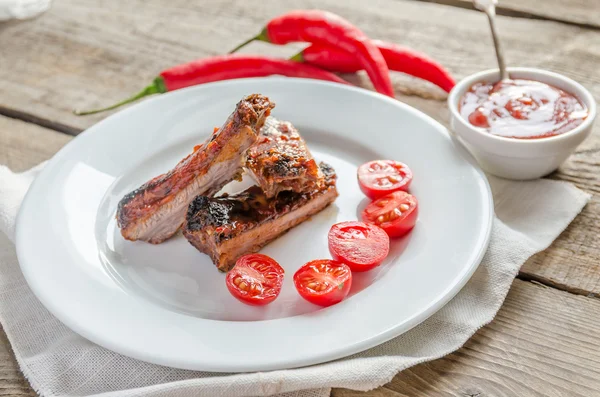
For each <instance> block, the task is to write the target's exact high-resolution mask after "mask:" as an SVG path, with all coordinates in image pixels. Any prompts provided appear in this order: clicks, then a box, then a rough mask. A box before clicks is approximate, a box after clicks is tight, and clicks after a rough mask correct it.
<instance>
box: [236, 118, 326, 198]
mask: <svg viewBox="0 0 600 397" xmlns="http://www.w3.org/2000/svg"><path fill="white" fill-rule="evenodd" d="M260 134H261V135H260V136H259V137H258V140H257V142H256V144H254V145H253V146H252V147H251V148H250V149H249V150H248V159H247V161H246V169H247V170H248V171H249V173H250V175H251V176H252V177H253V178H254V180H255V181H256V183H257V184H258V185H259V186H260V187H261V188H262V189H263V191H264V192H265V194H266V195H267V197H275V196H276V195H277V193H279V192H280V191H284V190H291V191H294V192H298V193H301V192H308V191H312V190H315V189H317V188H319V185H320V184H321V183H322V181H323V175H322V174H321V171H320V170H319V166H318V165H317V163H316V161H315V159H314V158H313V156H312V154H311V153H310V151H309V150H308V147H307V146H306V143H305V142H304V139H302V137H301V136H300V134H299V133H298V130H296V128H294V126H293V125H292V124H291V123H290V122H288V121H280V120H277V119H275V118H273V117H269V118H268V119H267V121H266V122H265V125H264V127H263V128H262V130H261V131H260Z"/></svg>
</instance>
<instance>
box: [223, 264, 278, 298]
mask: <svg viewBox="0 0 600 397" xmlns="http://www.w3.org/2000/svg"><path fill="white" fill-rule="evenodd" d="M283 275H284V271H283V268H282V267H281V266H280V265H279V263H277V261H275V259H273V258H271V257H268V256H266V255H263V254H249V255H244V256H242V257H240V258H239V259H238V260H237V262H236V263H235V267H234V268H233V269H231V270H230V271H229V272H228V273H227V276H226V277H225V282H226V284H227V289H228V290H229V292H230V293H231V295H233V296H234V297H235V298H237V299H238V300H239V301H240V302H243V303H246V304H248V305H254V306H261V305H266V304H268V303H271V302H273V301H274V300H275V298H277V296H279V293H280V292H281V285H282V284H283Z"/></svg>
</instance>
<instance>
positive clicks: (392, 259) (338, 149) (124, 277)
mask: <svg viewBox="0 0 600 397" xmlns="http://www.w3.org/2000/svg"><path fill="white" fill-rule="evenodd" d="M256 92H258V93H262V94H265V95H268V96H269V97H270V98H271V99H272V100H273V101H275V102H276V103H277V107H276V108H275V110H274V111H273V115H274V116H275V117H278V118H280V119H283V120H289V121H291V122H292V123H293V124H294V125H296V127H297V128H298V129H299V130H300V131H301V133H302V134H303V136H304V137H305V139H306V141H307V143H308V145H309V147H310V149H311V150H312V152H313V154H314V156H315V157H316V158H317V160H323V161H327V162H329V163H330V164H332V165H333V166H334V168H335V169H336V171H337V173H338V176H339V179H338V189H339V193H340V197H339V198H338V199H337V201H336V202H335V204H334V205H332V206H330V207H329V208H327V209H326V210H324V211H323V212H321V213H320V214H318V215H316V216H314V217H313V218H312V219H311V220H310V221H307V222H305V223H303V224H302V225H300V226H299V227H297V228H295V229H293V230H292V231H291V232H289V233H287V234H286V235H284V236H282V237H280V238H279V239H277V240H276V241H275V242H273V243H271V244H269V245H268V246H267V247H265V248H264V249H263V250H262V252H264V253H265V254H267V255H270V256H272V257H273V258H275V259H276V260H277V261H278V262H279V263H281V264H282V266H283V267H284V269H285V271H286V279H285V282H284V285H283V290H282V292H281V295H280V296H279V298H278V299H277V300H276V301H275V302H273V303H272V304H270V305H268V306H266V307H249V306H246V305H243V304H241V303H239V302H238V301H236V300H235V299H234V298H233V297H232V296H230V295H229V292H228V291H227V289H226V287H225V277H224V275H223V274H221V273H219V272H218V271H217V270H216V268H215V267H214V265H213V264H212V263H211V261H210V260H209V258H208V257H207V256H205V255H203V254H201V253H199V252H198V251H196V250H195V249H194V248H193V247H192V246H191V245H190V244H188V243H187V241H186V240H185V239H184V238H183V237H182V236H177V237H175V238H173V239H171V240H169V241H167V242H165V243H163V244H161V245H156V246H154V245H150V244H147V243H143V242H135V243H132V242H126V241H124V240H123V238H122V237H121V235H120V233H119V231H118V229H117V227H116V225H115V221H114V214H115V209H116V205H117V202H118V201H119V199H120V198H121V197H122V196H123V195H124V194H125V193H127V192H129V191H131V190H132V189H134V188H136V187H138V186H139V185H140V184H142V183H143V182H145V181H146V180H148V179H150V178H151V177H153V176H155V175H157V174H159V173H162V172H164V171H165V170H167V169H169V168H171V167H172V166H173V165H174V164H175V163H177V162H178V161H179V160H180V159H181V158H182V157H183V156H184V155H186V154H187V153H188V152H190V151H191V149H192V147H193V146H194V145H195V144H197V143H199V142H201V141H203V140H204V139H205V137H206V136H208V135H209V133H211V132H212V129H213V127H214V126H220V125H221V124H222V122H223V121H224V120H225V118H226V117H227V116H228V115H229V114H230V112H231V111H232V110H233V109H234V107H235V104H236V103H237V102H238V101H239V100H240V99H241V98H242V97H243V96H244V95H247V94H250V93H256ZM378 158H390V159H397V160H401V161H403V162H406V163H407V164H409V165H410V167H411V168H412V170H413V172H414V182H413V185H412V187H411V192H412V193H413V194H414V195H416V196H417V198H418V199H419V205H420V214H419V220H418V224H417V226H416V227H415V229H414V230H413V232H412V233H411V234H410V235H409V236H408V237H406V238H403V239H400V240H396V241H394V242H393V244H392V247H391V253H390V255H389V257H388V259H387V260H386V261H385V263H384V264H383V265H382V266H380V267H379V268H377V269H374V270H372V271H370V272H366V273H362V274H355V276H354V282H353V285H352V290H351V292H350V295H349V297H348V298H347V299H346V300H345V301H343V302H341V303H340V304H337V305H335V306H333V307H329V308H326V309H321V308H319V307H317V306H313V305H312V304H310V303H308V302H305V301H303V300H302V299H301V298H300V296H299V295H298V294H297V293H296V291H295V289H294V286H293V283H292V276H293V274H294V272H295V271H296V269H298V268H299V267H300V266H301V265H302V264H304V263H305V262H307V261H309V260H311V259H317V258H328V257H329V253H328V249H327V231H328V230H329V228H330V226H331V225H333V224H334V223H336V222H340V221H347V220H354V219H357V216H358V213H359V211H360V209H361V208H363V207H364V205H365V204H366V203H367V200H366V199H365V198H364V196H363V195H362V194H361V192H360V191H359V188H358V185H357V183H356V168H357V166H358V165H360V164H361V163H364V162H366V161H369V160H373V159H378ZM239 188H240V186H239V185H238V186H230V187H229V190H232V191H233V190H237V189H239ZM492 214H493V209H492V199H491V194H490V190H489V187H488V184H487V182H486V179H485V177H484V175H483V174H482V173H481V171H480V170H479V169H478V168H477V167H476V166H474V165H473V164H472V163H471V161H470V160H468V159H467V155H466V154H465V153H464V152H463V151H462V149H460V147H457V146H455V144H454V143H453V141H452V140H451V139H450V137H449V135H448V133H447V131H446V129H445V128H444V127H443V126H441V125H440V124H438V123H437V122H435V121H434V120H432V119H431V118H429V117H427V116H426V115H424V114H422V113H420V112H418V111H416V110H414V109H412V108H410V107H409V106H406V105H404V104H402V103H400V102H397V101H395V100H392V99H389V98H386V97H383V96H381V95H378V94H374V93H371V92H369V91H366V90H362V89H357V88H352V87H345V86H341V85H335V84H329V83H322V82H315V81H309V80H296V79H286V78H268V79H247V80H237V81H230V82H223V83H215V84H208V85H205V86H200V87H194V88H190V89H185V90H181V91H177V92H175V93H172V94H166V95H163V96H161V97H157V98H155V99H151V100H148V101H145V102H143V103H141V104H139V105H137V106H133V107H131V108H130V109H127V110H125V111H122V112H120V113H117V114H115V115H113V116H111V117H109V118H107V119H106V120H103V121H102V122H100V123H98V124H96V125H95V126H93V127H92V128H90V129H89V130H87V131H85V132H84V133H82V134H81V135H79V136H78V137H77V138H76V139H74V140H73V141H72V142H71V143H69V144H68V145H67V146H66V147H65V148H63V149H62V150H61V151H60V152H59V153H58V154H57V155H56V156H55V157H54V158H53V159H52V160H51V161H50V162H49V164H48V165H47V166H46V168H45V169H44V170H43V172H42V173H41V174H40V176H39V177H38V178H37V179H36V180H35V182H34V183H33V185H32V187H31V189H30V190H29V192H28V194H27V197H26V198H25V201H24V203H23V206H22V208H21V212H20V214H19V218H18V222H17V252H18V256H19V261H20V263H21V268H22V270H23V273H24V275H25V277H26V279H27V281H28V283H29V285H30V286H31V289H32V290H33V291H34V293H35V294H36V295H37V297H38V298H39V299H40V301H42V302H43V304H44V305H45V306H46V307H47V308H48V309H49V310H50V311H51V312H52V313H53V314H54V315H55V316H56V317H58V318H59V319H60V320H61V321H62V322H63V323H65V324H66V325H67V326H69V327H70V328H72V329H73V330H74V331H76V332H78V333H79V334H81V335H83V336H84V337H86V338H88V339H90V340H92V341H93V342H96V343H98V344H99V345H102V346H104V347H106V348H108V349H111V350H114V351H116V352H119V353H122V354H125V355H128V356H132V357H135V358H138V359H141V360H145V361H149V362H153V363H157V364H162V365H167V366H172V367H179V368H186V369H195V370H205V371H257V370H272V369H281V368H290V367H297V366H304V365H309V364H315V363H320V362H324V361H329V360H333V359H336V358H340V357H343V356H347V355H350V354H352V353H356V352H359V351H362V350H364V349H367V348H369V347H372V346H375V345H377V344H380V343H382V342H384V341H386V340H388V339H391V338H393V337H394V336H397V335H399V334H401V333H403V332H405V331H407V330H408V329H410V328H412V327H414V326H415V325H417V324H419V323H420V322H421V321H423V320H425V319H426V318H427V317H429V316H431V315H432V314H433V313H434V312H435V311H437V310H438V309H440V308H441V307H442V306H443V305H444V304H445V303H446V302H448V300H450V299H451V298H452V297H453V296H454V295H455V294H456V293H457V292H458V291H459V290H460V288H461V287H462V286H463V285H464V284H465V283H466V282H467V280H468V279H469V277H470V276H471V275H472V274H473V272H474V271H475V269H476V268H477V266H478V264H479V262H480V261H481V259H482V256H483V254H484V252H485V249H486V247H487V243H488V240H489V236H490V229H491V223H492Z"/></svg>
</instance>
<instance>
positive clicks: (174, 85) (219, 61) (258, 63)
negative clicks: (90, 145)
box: [75, 55, 349, 115]
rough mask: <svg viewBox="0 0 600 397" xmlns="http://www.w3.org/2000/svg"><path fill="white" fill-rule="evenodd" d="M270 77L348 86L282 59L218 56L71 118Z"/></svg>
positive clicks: (167, 73) (172, 70) (182, 67)
mask: <svg viewBox="0 0 600 397" xmlns="http://www.w3.org/2000/svg"><path fill="white" fill-rule="evenodd" d="M274 74H278V75H283V76H287V77H301V78H308V79H317V80H326V81H332V82H335V83H340V84H349V83H348V82H347V81H345V80H343V79H342V78H340V77H338V76H336V75H335V74H333V73H331V72H328V71H326V70H322V69H319V68H317V67H315V66H311V65H305V64H301V63H298V62H293V61H289V60H285V59H277V58H269V57H264V56H257V55H220V56H214V57H210V58H203V59H198V60H196V61H193V62H189V63H185V64H182V65H178V66H174V67H172V68H169V69H166V70H164V71H162V72H161V73H160V74H159V75H158V77H156V78H155V79H154V81H153V82H152V84H150V85H149V86H147V87H146V88H144V89H143V90H142V91H140V92H139V93H137V94H135V95H133V96H132V97H130V98H127V99H125V100H123V101H121V102H119V103H116V104H114V105H112V106H108V107H106V108H102V109H96V110H87V111H75V114H77V115H87V114H94V113H99V112H103V111H106V110H111V109H115V108H117V107H119V106H122V105H125V104H128V103H131V102H134V101H136V100H138V99H140V98H143V97H145V96H148V95H152V94H162V93H165V92H168V91H174V90H178V89H180V88H185V87H190V86H193V85H198V84H204V83H210V82H213V81H221V80H231V79H240V78H245V77H263V76H271V75H274Z"/></svg>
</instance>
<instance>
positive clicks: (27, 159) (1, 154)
mask: <svg viewBox="0 0 600 397" xmlns="http://www.w3.org/2000/svg"><path fill="white" fill-rule="evenodd" d="M71 139H72V137H70V136H68V135H65V134H62V133H60V132H56V131H53V130H49V129H46V128H42V127H40V126H38V125H35V124H31V123H26V122H24V121H20V120H15V119H11V118H8V117H4V116H0V142H2V145H0V164H2V165H6V166H8V167H9V168H10V169H12V170H14V171H17V172H20V171H24V170H26V169H29V168H31V167H33V166H34V165H37V164H39V163H41V162H42V161H44V160H48V159H49V158H50V157H52V155H54V154H55V153H56V152H57V151H58V150H59V149H60V148H61V147H63V146H64V145H65V144H66V143H67V142H69V141H70V140H71Z"/></svg>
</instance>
